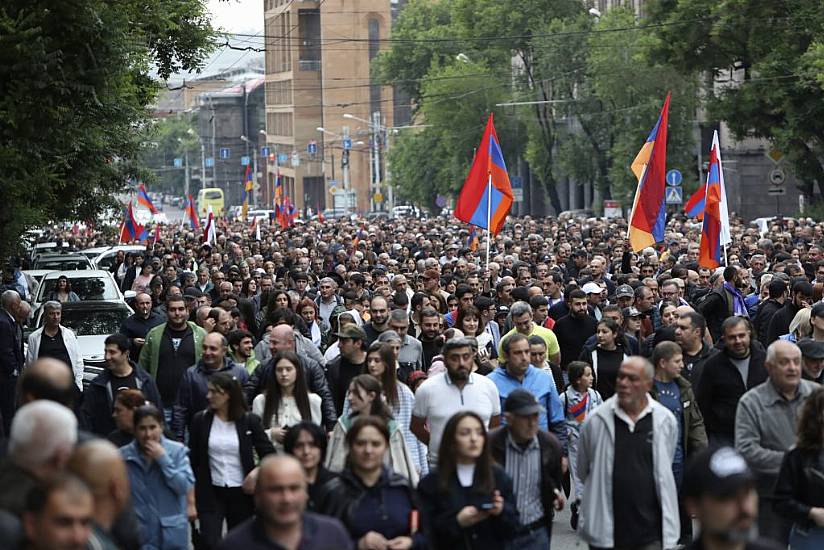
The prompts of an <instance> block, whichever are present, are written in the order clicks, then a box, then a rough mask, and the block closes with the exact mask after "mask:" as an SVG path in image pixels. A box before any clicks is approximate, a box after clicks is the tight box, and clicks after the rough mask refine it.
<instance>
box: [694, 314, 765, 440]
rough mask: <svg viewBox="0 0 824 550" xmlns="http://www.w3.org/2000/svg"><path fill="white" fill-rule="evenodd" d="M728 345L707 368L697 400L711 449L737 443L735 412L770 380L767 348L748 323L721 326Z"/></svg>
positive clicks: (721, 346) (730, 320) (737, 320)
mask: <svg viewBox="0 0 824 550" xmlns="http://www.w3.org/2000/svg"><path fill="white" fill-rule="evenodd" d="M721 330H722V334H723V336H724V341H723V342H722V343H721V344H719V346H718V348H719V351H720V353H716V354H715V355H713V356H712V357H710V358H709V359H707V361H706V363H705V364H704V372H703V373H702V374H701V378H700V380H699V381H698V385H697V386H696V388H695V398H696V399H697V400H698V406H699V407H700V409H701V412H702V413H703V414H704V426H705V427H706V429H707V437H708V438H709V441H710V445H730V446H732V445H733V444H734V441H735V409H736V407H737V406H738V400H739V399H741V396H742V395H744V393H745V392H746V391H747V390H750V389H752V388H753V387H755V386H757V385H758V384H761V383H762V382H764V381H765V380H767V370H766V369H765V368H764V360H765V359H766V356H767V355H766V352H765V351H764V347H763V346H762V345H761V344H760V343H759V342H758V341H756V340H754V339H753V338H752V329H751V328H750V323H749V321H748V320H747V319H744V318H742V317H730V318H728V319H727V320H725V321H724V323H723V324H722V326H721Z"/></svg>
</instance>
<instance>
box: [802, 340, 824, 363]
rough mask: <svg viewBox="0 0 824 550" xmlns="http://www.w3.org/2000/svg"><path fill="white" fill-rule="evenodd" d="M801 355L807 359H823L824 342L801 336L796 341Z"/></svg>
mask: <svg viewBox="0 0 824 550" xmlns="http://www.w3.org/2000/svg"><path fill="white" fill-rule="evenodd" d="M798 347H799V348H801V355H802V356H803V357H806V358H808V359H824V342H820V341H816V340H813V339H812V338H802V339H801V340H799V341H798Z"/></svg>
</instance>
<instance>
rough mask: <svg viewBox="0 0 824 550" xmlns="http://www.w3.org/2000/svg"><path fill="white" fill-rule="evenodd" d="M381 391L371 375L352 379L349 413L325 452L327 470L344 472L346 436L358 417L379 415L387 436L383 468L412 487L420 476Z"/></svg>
mask: <svg viewBox="0 0 824 550" xmlns="http://www.w3.org/2000/svg"><path fill="white" fill-rule="evenodd" d="M381 392H382V388H381V383H380V382H379V381H378V379H377V378H375V377H374V376H372V375H371V374H359V375H358V376H356V377H354V378H353V379H352V382H350V384H349V393H348V401H349V414H343V415H341V417H340V418H338V421H337V423H336V424H335V429H334V430H332V436H331V437H330V439H329V448H328V449H326V467H327V468H328V469H329V470H331V471H333V472H340V471H342V470H343V468H344V466H345V465H346V460H347V458H346V457H347V454H348V449H347V447H346V433H347V432H348V431H349V428H350V427H351V426H352V422H354V421H355V419H356V418H357V417H358V416H366V415H371V416H379V417H381V418H383V419H384V421H386V423H387V426H388V427H389V433H390V438H389V452H388V453H387V454H386V465H387V466H389V467H390V468H391V469H392V470H393V471H394V472H396V473H398V474H401V475H402V476H404V477H405V478H406V479H408V480H409V481H410V482H411V483H412V485H413V486H415V485H417V484H418V479H419V477H420V476H419V475H418V470H417V468H416V467H415V463H414V462H413V460H412V455H411V454H410V453H409V449H408V448H407V447H406V443H405V441H404V437H403V432H401V430H400V429H399V426H398V424H397V422H396V421H395V419H394V418H393V416H392V410H391V409H390V408H389V406H388V405H387V404H386V403H384V401H383V399H382V398H381Z"/></svg>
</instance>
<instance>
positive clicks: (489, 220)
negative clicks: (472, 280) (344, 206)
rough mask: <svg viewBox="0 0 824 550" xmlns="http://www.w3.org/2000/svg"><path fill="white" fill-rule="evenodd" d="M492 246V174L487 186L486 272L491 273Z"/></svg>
mask: <svg viewBox="0 0 824 550" xmlns="http://www.w3.org/2000/svg"><path fill="white" fill-rule="evenodd" d="M491 245H492V173H491V172H490V173H489V177H488V179H487V184H486V270H487V271H489V252H490V248H491Z"/></svg>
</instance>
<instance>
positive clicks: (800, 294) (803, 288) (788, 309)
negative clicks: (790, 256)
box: [767, 279, 818, 343]
mask: <svg viewBox="0 0 824 550" xmlns="http://www.w3.org/2000/svg"><path fill="white" fill-rule="evenodd" d="M791 295H792V299H791V300H788V301H786V302H785V303H784V307H782V308H781V309H779V310H778V311H776V312H775V315H773V316H772V319H770V321H769V328H768V329H767V342H768V343H769V342H773V341H775V340H778V338H779V337H781V336H783V335H785V334H787V333H788V332H790V323H791V322H792V320H793V317H795V314H796V313H798V311H799V310H800V309H801V308H803V307H809V305H810V304H811V303H812V301H813V285H811V284H810V283H808V282H807V281H806V280H803V279H802V280H797V281H795V283H793V285H792V293H791ZM816 305H818V304H816Z"/></svg>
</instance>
